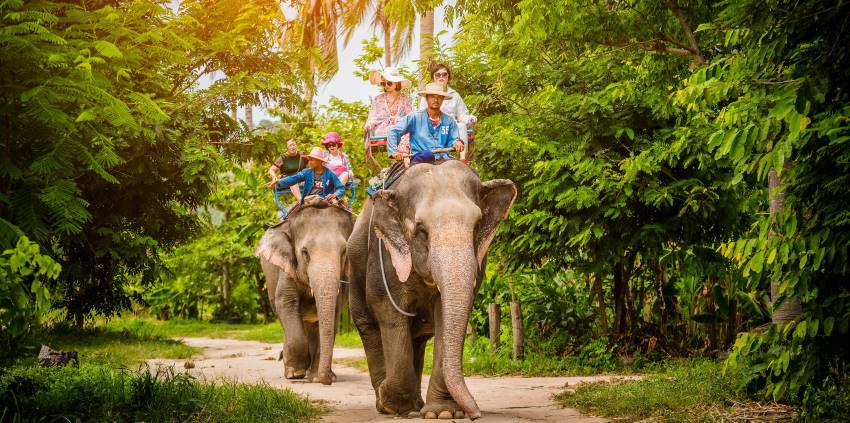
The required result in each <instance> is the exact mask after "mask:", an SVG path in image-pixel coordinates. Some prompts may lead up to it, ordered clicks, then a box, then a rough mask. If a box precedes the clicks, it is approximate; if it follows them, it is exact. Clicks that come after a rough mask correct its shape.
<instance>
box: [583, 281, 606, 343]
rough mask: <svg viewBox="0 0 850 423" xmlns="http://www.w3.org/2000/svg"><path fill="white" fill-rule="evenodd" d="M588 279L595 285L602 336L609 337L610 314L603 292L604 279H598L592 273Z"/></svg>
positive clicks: (594, 290)
mask: <svg viewBox="0 0 850 423" xmlns="http://www.w3.org/2000/svg"><path fill="white" fill-rule="evenodd" d="M588 278H589V279H590V280H591V283H592V284H593V292H594V293H595V294H596V301H597V302H598V303H599V326H600V327H601V328H602V335H605V336H607V335H608V313H607V312H606V311H605V292H604V291H603V290H602V278H597V277H596V274H594V273H591V274H590V275H588Z"/></svg>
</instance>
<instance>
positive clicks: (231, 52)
mask: <svg viewBox="0 0 850 423" xmlns="http://www.w3.org/2000/svg"><path fill="white" fill-rule="evenodd" d="M276 10H277V5H276V4H275V3H273V2H252V3H250V4H242V3H239V7H235V4H234V3H233V2H227V1H217V2H203V3H201V2H192V1H189V2H181V4H180V7H179V8H173V7H171V6H169V5H167V4H164V3H162V2H156V1H118V2H112V3H109V4H97V5H92V4H85V5H83V4H79V3H75V2H64V3H54V2H16V1H12V2H5V3H2V5H0V15H2V18H0V19H2V27H3V34H4V35H3V36H2V38H0V46H2V49H1V50H2V53H0V66H2V72H0V81H2V83H0V97H2V98H3V105H4V107H3V108H2V111H0V114H2V116H3V118H2V122H3V123H2V125H3V126H4V127H3V131H2V134H3V135H2V137H0V143H2V146H0V148H2V150H3V151H4V154H3V155H2V161H0V219H2V220H0V232H2V233H3V236H2V237H0V239H3V240H5V242H6V243H7V246H8V243H9V242H14V240H15V239H17V237H18V236H19V234H18V232H21V233H23V234H26V235H27V236H28V237H29V238H30V239H32V240H33V241H34V242H37V243H39V244H40V245H41V246H42V248H43V249H45V251H47V253H48V254H50V255H51V256H53V257H55V258H56V259H57V260H58V261H59V262H60V263H61V264H62V273H61V274H60V277H59V278H58V280H56V281H53V282H52V286H53V291H54V294H56V295H57V300H58V301H57V302H56V305H57V306H60V307H63V308H64V309H65V310H66V311H67V313H68V315H69V317H72V318H74V319H75V320H76V322H77V324H78V325H81V324H82V323H83V320H84V318H85V316H86V315H88V314H89V313H90V312H92V311H96V312H100V313H103V314H106V315H109V314H112V313H114V312H116V311H117V310H120V309H121V308H124V307H127V306H129V303H130V302H129V297H128V295H127V292H125V290H124V286H125V285H126V284H127V282H128V281H129V280H131V279H136V278H138V279H140V280H141V281H142V283H143V284H148V283H151V282H153V281H154V280H155V279H156V278H157V277H158V275H159V273H160V267H161V264H162V263H161V260H160V258H159V253H160V252H161V251H162V250H163V249H167V248H169V247H172V246H174V245H175V244H176V243H177V242H179V241H180V240H182V239H185V238H186V237H187V236H188V235H189V234H190V233H191V231H192V230H193V228H194V226H195V221H194V217H193V216H192V215H191V213H189V212H190V210H191V209H192V208H194V207H196V206H197V205H198V204H200V203H201V202H202V201H203V199H204V198H205V196H206V195H207V194H208V193H209V190H210V188H211V186H212V183H213V182H214V179H213V177H214V175H215V174H216V173H217V171H218V169H219V168H220V166H221V163H222V161H221V155H220V151H219V147H217V145H218V146H222V148H226V149H227V151H233V152H238V151H239V146H238V145H239V144H243V143H241V142H237V141H239V140H240V137H243V134H244V132H243V131H241V130H240V128H238V127H237V126H236V125H234V123H233V121H232V120H231V119H230V118H229V117H228V116H227V114H226V111H227V109H228V108H229V104H231V103H233V102H234V100H236V99H238V100H240V101H243V102H253V101H254V100H256V99H258V98H262V99H263V100H264V101H276V102H279V103H280V104H281V105H283V106H286V105H291V104H294V99H296V98H297V97H299V96H297V95H296V94H295V92H294V91H293V89H291V88H288V87H292V86H294V84H293V82H295V81H296V80H297V77H296V73H293V71H291V68H290V67H288V66H286V64H287V63H288V59H289V58H290V56H287V55H286V54H285V53H283V52H282V51H280V49H279V48H278V47H277V46H276V44H275V43H276V41H275V40H276V39H275V38H274V37H273V36H272V34H273V31H274V30H275V29H276V28H277V21H276V19H277V14H276V13H275V11H276ZM213 73H218V74H225V77H224V78H221V79H218V80H216V81H215V82H214V83H213V84H212V85H210V86H208V87H206V88H204V89H201V87H200V86H199V84H198V81H199V80H200V79H201V78H202V77H203V76H204V75H209V74H213ZM252 99H253V100H252ZM243 138H244V137H243ZM17 228H19V229H20V231H18V230H17Z"/></svg>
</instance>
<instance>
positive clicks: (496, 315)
mask: <svg viewBox="0 0 850 423" xmlns="http://www.w3.org/2000/svg"><path fill="white" fill-rule="evenodd" d="M487 315H488V317H489V323H490V352H491V353H492V352H496V348H498V347H499V336H500V332H501V329H502V327H501V321H502V308H501V307H500V306H499V305H498V304H494V303H490V305H488V306H487Z"/></svg>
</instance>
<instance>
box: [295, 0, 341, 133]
mask: <svg viewBox="0 0 850 423" xmlns="http://www.w3.org/2000/svg"><path fill="white" fill-rule="evenodd" d="M296 7H297V9H296V10H297V12H296V16H295V18H294V19H292V20H287V19H285V18H284V28H283V32H282V34H281V45H282V47H283V48H292V49H296V50H301V51H307V52H308V54H307V55H306V56H305V60H306V63H305V65H306V68H307V69H308V72H309V75H308V77H307V82H306V86H305V90H304V91H305V92H304V100H305V103H306V105H305V114H306V115H307V116H308V117H309V116H310V115H311V114H312V107H313V97H314V95H315V92H316V85H317V84H318V83H319V82H320V81H327V80H328V79H330V78H331V77H332V76H333V75H334V74H335V73H336V72H337V70H338V69H339V54H338V52H337V47H336V38H337V26H338V25H339V22H340V18H341V15H342V13H343V11H344V10H345V2H344V1H342V0H297V3H296ZM282 13H283V12H282V11H281V14H282Z"/></svg>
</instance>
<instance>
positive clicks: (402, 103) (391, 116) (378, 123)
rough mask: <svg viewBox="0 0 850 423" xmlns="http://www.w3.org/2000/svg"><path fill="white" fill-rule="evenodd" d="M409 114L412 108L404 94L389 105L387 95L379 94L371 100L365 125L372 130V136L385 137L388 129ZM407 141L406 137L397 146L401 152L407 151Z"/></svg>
mask: <svg viewBox="0 0 850 423" xmlns="http://www.w3.org/2000/svg"><path fill="white" fill-rule="evenodd" d="M411 112H413V106H412V105H411V104H410V99H409V98H407V97H406V96H405V95H404V94H401V95H399V96H398V99H397V100H396V101H395V102H394V103H392V104H390V100H389V95H387V93H381V94H378V95H377V96H375V98H374V99H373V100H372V107H370V108H369V119H368V120H367V121H366V123H367V124H368V125H369V127H370V128H372V135H387V132H389V131H390V128H392V127H393V126H395V124H396V123H398V121H400V120H402V119H403V118H404V117H405V116H407V115H409V114H410V113H411ZM409 139H410V136H408V135H405V136H404V137H402V139H401V142H400V143H399V146H400V148H401V149H402V150H403V151H408V150H409V147H408V146H409V145H410V141H409Z"/></svg>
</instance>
